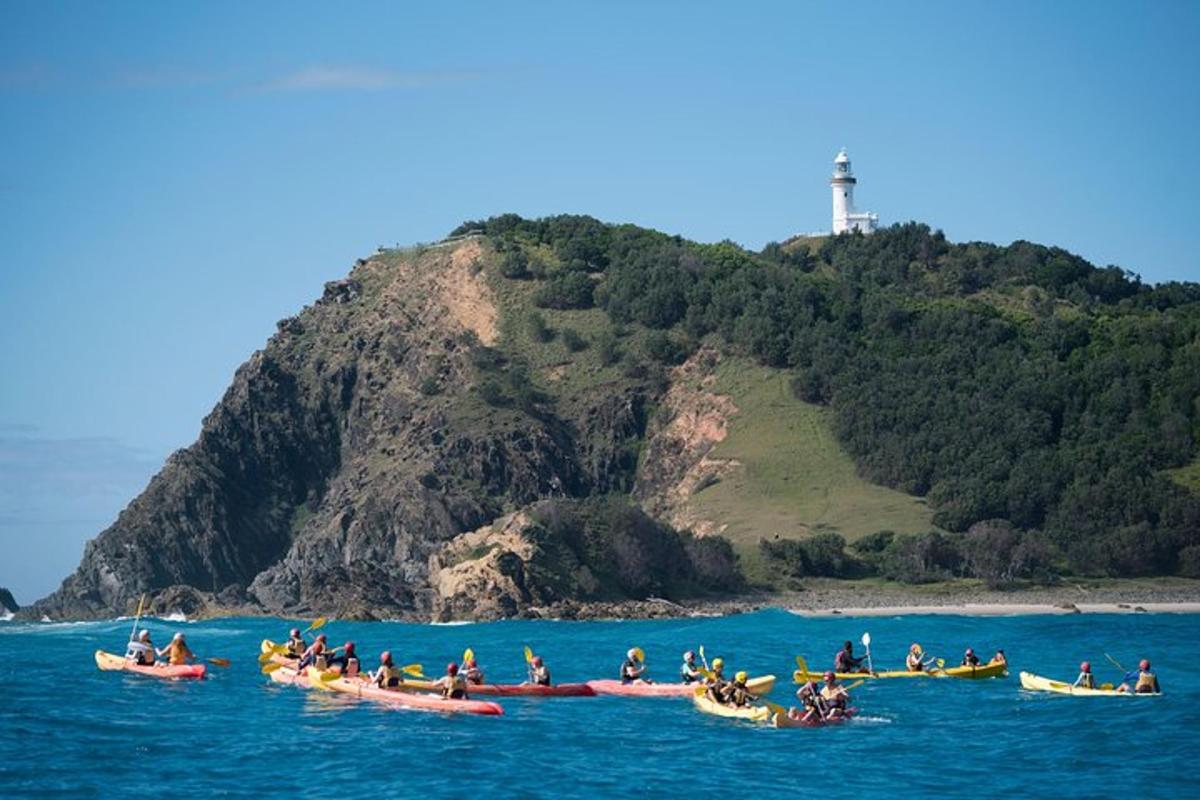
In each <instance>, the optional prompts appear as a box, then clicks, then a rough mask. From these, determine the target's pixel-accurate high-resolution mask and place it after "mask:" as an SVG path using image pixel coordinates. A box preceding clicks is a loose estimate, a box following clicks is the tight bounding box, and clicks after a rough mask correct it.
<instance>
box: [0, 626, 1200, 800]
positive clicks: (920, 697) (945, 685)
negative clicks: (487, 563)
mask: <svg viewBox="0 0 1200 800" xmlns="http://www.w3.org/2000/svg"><path fill="white" fill-rule="evenodd" d="M1197 620H1198V618H1197V617H1193V616H1173V615H1130V616H1086V615H1085V616H1030V617H1003V618H969V617H937V616H920V617H916V616H914V617H898V618H889V619H883V618H872V619H854V618H836V619H804V618H801V617H796V616H793V615H790V614H786V613H783V612H774V611H768V612H762V613H758V614H750V615H745V616H736V617H718V618H706V619H684V620H655V621H637V622H579V623H574V622H500V623H491V624H474V625H451V626H432V625H411V624H405V623H342V622H336V621H335V622H332V623H330V624H329V625H328V626H327V628H326V631H327V632H328V633H329V635H330V638H331V639H332V640H334V641H337V640H341V639H343V638H344V639H353V640H355V641H356V642H357V643H358V646H359V649H360V651H363V652H364V653H366V654H368V657H372V658H373V657H374V655H375V654H377V653H378V652H379V650H381V649H384V648H385V647H386V648H390V649H391V650H392V651H393V653H394V654H395V655H396V657H397V659H398V660H400V661H401V662H402V663H408V662H412V661H420V662H421V663H423V664H424V665H425V667H426V670H427V671H429V672H433V671H438V672H440V670H441V669H443V668H444V667H445V664H446V663H447V662H448V661H450V660H453V659H455V658H457V657H458V656H460V655H461V653H462V650H463V648H465V647H468V646H469V647H472V648H474V650H475V652H476V653H477V655H478V657H479V659H480V661H481V663H482V665H483V666H484V668H485V669H487V670H488V674H489V678H490V679H491V680H495V681H497V682H517V681H519V680H521V679H522V678H523V677H524V676H523V672H524V660H523V657H522V652H521V649H522V646H523V645H524V644H526V643H528V644H530V645H532V646H533V647H534V648H535V649H536V650H537V651H538V652H539V653H541V654H542V655H543V656H545V658H546V660H547V663H548V664H549V665H550V667H551V669H552V670H553V671H554V675H555V678H556V679H557V680H561V681H578V680H586V679H588V678H597V677H611V676H612V675H613V673H614V672H615V671H616V667H617V664H618V663H619V662H620V659H621V657H622V654H623V653H624V651H625V650H626V649H627V648H628V647H630V646H632V645H635V644H636V645H639V646H641V647H642V648H644V649H645V650H646V652H647V656H648V662H649V666H650V668H651V671H652V673H653V674H655V675H656V676H658V677H659V678H660V679H670V678H671V677H673V676H674V673H675V669H676V667H677V664H678V658H679V655H680V654H681V653H682V651H683V650H685V649H688V648H695V647H697V646H698V645H700V644H704V645H705V650H706V652H707V654H708V656H709V657H710V658H712V657H713V656H715V655H718V654H719V655H723V656H724V657H725V659H726V661H727V662H728V663H729V665H730V666H731V667H733V668H735V669H740V668H744V669H747V670H748V671H750V672H751V673H752V674H762V673H767V672H771V673H774V674H776V675H778V676H779V677H780V681H779V683H778V684H777V686H776V689H775V691H774V693H773V695H772V699H773V700H775V701H776V702H781V703H787V702H788V700H789V696H790V692H791V688H790V687H791V683H790V674H791V671H792V669H793V668H794V663H793V660H792V659H793V656H794V655H795V654H797V653H802V654H804V655H805V656H807V657H808V659H809V662H810V663H811V664H812V665H813V666H814V668H815V667H818V666H824V665H826V664H828V663H829V661H830V660H831V658H832V655H833V653H834V652H835V651H836V649H837V647H838V645H839V644H840V643H841V642H842V641H843V640H845V639H853V640H855V641H857V640H858V638H859V637H860V636H861V634H862V632H863V631H864V630H870V632H871V637H872V652H873V655H874V657H875V661H876V664H877V665H888V664H896V663H898V662H899V661H900V660H901V658H902V656H903V653H904V651H905V649H906V648H907V646H908V644H909V643H910V642H912V641H919V642H921V643H922V645H923V646H924V647H925V649H926V651H927V652H929V653H931V654H936V655H941V656H944V657H945V658H947V660H950V661H952V662H956V661H957V659H958V656H959V655H960V654H961V652H962V649H963V648H964V647H966V646H968V645H969V646H973V647H975V648H976V650H979V651H981V652H985V653H988V654H990V651H991V649H994V648H996V647H1003V648H1004V649H1005V650H1006V651H1007V653H1008V654H1009V658H1010V660H1011V662H1012V665H1013V676H1012V677H1010V678H1008V679H1002V680H990V681H978V682H973V681H954V680H896V681H880V682H875V683H868V684H866V685H864V686H862V687H860V688H859V689H857V690H856V691H855V704H856V705H857V706H858V707H859V709H860V710H861V712H862V718H860V719H858V720H855V721H854V722H852V723H850V724H847V725H842V726H837V727H832V728H827V729H819V730H783V731H776V730H773V729H769V728H761V727H755V726H751V725H746V724H743V723H738V722H735V721H731V720H725V719H719V718H715V717H709V716H704V715H702V714H699V713H697V712H696V711H694V710H693V709H692V707H691V704H690V703H689V702H688V701H687V700H684V699H645V698H621V697H598V698H553V699H546V698H541V699H538V698H526V699H520V698H514V699H505V700H503V701H502V703H503V705H504V708H505V715H504V716H502V717H466V716H451V715H441V714H433V713H424V712H414V711H406V710H401V709H396V708H385V707H381V706H377V705H373V704H370V703H362V702H358V701H356V700H355V699H353V698H347V697H345V696H340V695H328V694H324V693H316V692H305V691H303V690H300V689H297V688H295V687H290V686H279V685H275V684H272V683H270V681H269V680H268V679H267V678H266V677H265V676H263V675H261V674H260V673H259V671H258V663H257V661H256V658H255V657H256V655H257V652H258V644H259V641H260V640H261V639H263V638H265V637H269V638H281V637H282V636H283V635H284V633H285V632H286V630H287V628H288V627H289V623H288V622H284V621H280V620H270V619H231V620H214V621H207V622H198V623H189V624H188V626H187V629H186V630H187V635H188V639H189V641H190V643H191V644H192V646H193V648H194V649H195V650H196V651H197V652H198V653H201V654H202V655H205V656H224V657H227V658H231V659H233V664H232V666H231V667H229V668H228V669H220V668H217V667H210V670H211V672H210V675H211V679H210V680H206V681H203V682H198V683H197V682H182V681H181V682H167V681H156V680H151V679H147V678H142V677H139V676H136V675H124V674H118V673H103V672H100V671H98V670H97V669H96V668H95V666H94V662H93V661H92V653H93V651H95V650H96V649H98V648H101V649H108V650H119V649H120V648H121V644H122V642H123V641H124V639H125V637H127V636H128V633H129V624H130V623H129V622H128V621H125V622H115V621H114V622H100V623H56V624H47V625H29V624H23V623H22V624H14V623H11V622H10V623H0V679H2V680H3V682H4V686H5V688H6V698H5V702H4V703H3V705H2V706H0V790H3V791H4V793H5V794H6V795H8V796H14V797H60V796H63V795H64V794H67V793H73V794H74V795H76V796H100V795H104V796H111V795H115V794H117V793H121V794H125V793H129V792H137V791H141V790H142V789H143V788H144V789H147V790H151V788H152V787H153V786H156V785H158V786H162V785H166V784H160V783H159V782H160V781H165V780H169V781H170V786H171V787H172V791H173V792H174V793H175V794H177V795H178V794H190V793H193V792H202V793H204V795H205V796H215V797H260V798H265V797H272V796H278V795H284V794H289V793H294V792H308V793H311V792H318V793H321V794H324V793H325V792H327V791H338V792H350V793H351V794H352V795H354V796H356V797H366V796H372V795H373V794H374V793H377V792H383V793H387V796H411V795H417V794H420V795H424V796H427V797H450V796H464V795H466V796H471V797H477V798H486V797H546V798H559V797H605V796H613V795H616V794H618V793H620V794H634V795H636V796H637V797H639V798H656V797H671V798H678V797H679V796H680V793H681V792H682V793H684V794H689V795H690V794H695V793H698V792H703V793H710V792H714V791H717V792H724V793H725V795H724V796H725V797H727V798H730V800H732V799H733V798H737V797H742V796H746V795H749V794H750V793H752V792H753V793H759V792H781V791H782V792H787V793H789V794H790V793H794V792H796V791H797V790H799V791H801V792H803V793H805V794H814V795H815V794H825V793H833V792H846V791H849V792H850V793H851V794H853V795H855V796H856V797H857V796H860V795H861V796H866V797H886V796H894V795H896V794H898V793H901V792H903V793H904V794H906V795H908V796H926V795H928V796H930V797H933V796H938V797H961V796H968V795H988V796H993V797H994V796H997V795H1001V796H1007V797H1013V798H1016V797H1022V798H1023V797H1046V798H1051V797H1052V798H1063V797H1135V796H1136V797H1139V798H1147V797H1172V798H1180V797H1196V796H1200V781H1198V780H1197V778H1196V776H1195V773H1194V771H1193V769H1192V764H1191V761H1192V760H1193V759H1194V757H1195V755H1196V753H1197V751H1198V745H1200V734H1198V733H1197V731H1200V702H1197V701H1198V700H1200V691H1197V690H1196V689H1194V688H1192V686H1191V685H1190V684H1189V682H1188V681H1189V675H1188V666H1189V665H1191V664H1194V663H1197V662H1200V644H1198V643H1197V642H1198V637H1197V634H1198V633H1200V626H1198V625H1197ZM176 624H177V623H172V622H168V621H165V620H150V621H148V622H147V623H146V625H147V627H149V628H150V630H151V631H152V632H153V633H154V636H155V639H156V640H157V641H159V642H160V643H165V642H166V641H167V639H168V638H169V637H170V634H171V632H172V631H173V629H174V628H173V626H174V625H176ZM1105 652H1108V653H1112V654H1113V655H1114V656H1116V657H1117V658H1118V659H1121V660H1123V661H1124V662H1126V664H1127V665H1130V664H1132V663H1133V662H1135V661H1136V660H1137V658H1139V657H1140V656H1142V655H1148V656H1150V657H1151V658H1153V659H1154V662H1155V668H1156V671H1157V673H1158V675H1159V677H1160V680H1161V681H1162V683H1163V685H1164V687H1165V689H1166V690H1167V694H1166V695H1165V696H1163V697H1161V698H1156V699H1150V700H1142V699H1137V700H1133V699H1126V698H1119V699H1105V698H1070V697H1060V696H1053V695H1035V694H1030V693H1026V692H1022V691H1020V690H1019V685H1018V682H1017V679H1016V671H1017V670H1020V669H1027V670H1030V671H1033V672H1037V673H1039V674H1045V675H1050V676H1053V677H1065V678H1068V679H1070V678H1072V677H1073V675H1074V670H1075V668H1076V666H1077V664H1078V662H1079V661H1080V660H1081V659H1083V658H1088V659H1090V660H1091V661H1092V663H1093V665H1094V667H1095V668H1096V670H1097V672H1098V673H1099V676H1100V677H1101V679H1102V680H1112V679H1114V678H1116V677H1118V675H1117V671H1116V669H1115V668H1112V667H1110V666H1109V665H1108V664H1107V662H1106V661H1105V659H1104V656H1103V654H1104V653H1105ZM29 659H32V660H33V661H34V662H35V663H37V664H38V665H44V666H45V667H46V669H45V670H40V671H39V673H38V679H37V680H30V679H29V678H28V673H27V672H26V671H24V670H22V669H20V667H21V665H22V664H24V663H26V662H27V661H28V660H29Z"/></svg>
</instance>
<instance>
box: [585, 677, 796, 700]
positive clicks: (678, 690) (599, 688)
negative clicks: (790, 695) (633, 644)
mask: <svg viewBox="0 0 1200 800" xmlns="http://www.w3.org/2000/svg"><path fill="white" fill-rule="evenodd" d="M697 685H698V684H695V683H621V682H620V681H610V680H600V681H588V682H587V686H588V687H589V688H591V690H592V691H593V692H595V693H596V694H605V695H617V696H621V697H691V696H692V694H693V693H694V692H695V691H696V687H697ZM746 688H747V689H749V690H750V693H751V694H758V695H763V694H770V692H771V690H772V689H774V688H775V676H774V675H761V676H759V677H757V678H751V679H750V680H748V681H746Z"/></svg>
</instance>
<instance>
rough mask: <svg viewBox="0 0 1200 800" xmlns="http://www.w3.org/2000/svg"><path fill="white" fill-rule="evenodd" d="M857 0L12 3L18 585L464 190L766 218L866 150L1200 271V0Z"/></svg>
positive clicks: (799, 223)
mask: <svg viewBox="0 0 1200 800" xmlns="http://www.w3.org/2000/svg"><path fill="white" fill-rule="evenodd" d="M351 8H352V9H353V11H352V12H351V10H350V9H351ZM846 8H848V7H847V6H846V5H845V4H842V3H820V4H816V3H794V2H777V3H770V2H763V3H726V4H715V3H714V4H706V3H696V2H688V3H658V4H648V3H618V2H603V3H601V2H597V3H561V2H559V3H549V2H548V3H533V2H530V3H519V4H501V3H437V4H434V3H430V4H426V5H425V6H423V7H420V6H416V5H415V4H399V3H391V4H378V5H375V4H370V3H356V4H353V6H342V5H337V6H335V5H333V4H327V3H312V4H305V3H286V4H282V3H279V4H270V3H255V4H246V3H203V4H200V3H196V4H183V3H173V4H165V3H148V2H147V3H142V4H129V3H120V2H115V3H104V4H99V3H54V2H48V3H29V2H7V1H5V2H0V123H2V124H0V375H3V391H2V392H0V553H2V554H3V555H2V557H0V585H7V586H9V587H11V588H12V589H13V591H14V592H15V593H16V595H17V598H18V600H20V601H22V602H28V601H30V600H33V599H35V598H36V597H38V596H41V595H42V594H44V593H46V592H47V591H49V590H51V589H53V588H54V587H55V586H57V583H58V581H59V580H60V579H61V578H62V577H63V576H64V575H65V574H66V573H67V572H69V571H70V570H71V569H72V568H73V567H74V566H75V564H76V563H77V562H78V558H79V555H80V553H81V550H82V544H83V542H84V541H85V540H86V539H87V538H89V537H91V536H94V535H95V534H96V533H97V532H98V531H100V530H101V529H102V528H103V527H105V526H107V525H108V524H109V523H110V522H111V521H112V519H113V518H114V517H115V515H116V513H117V512H118V511H119V510H120V509H121V508H122V507H123V506H124V505H125V503H127V502H128V501H129V500H130V499H131V498H132V497H133V496H134V495H135V494H136V493H137V492H138V491H139V490H140V489H141V488H142V487H143V486H144V484H145V482H146V480H147V479H148V478H149V477H150V476H151V475H152V474H153V473H154V472H155V471H156V470H157V469H158V467H159V466H160V465H161V463H162V461H163V459H164V458H165V457H166V455H167V454H168V453H169V452H171V451H172V450H173V449H175V448H178V447H182V446H186V445H187V444H189V443H191V442H192V441H193V440H194V438H195V436H196V434H197V432H198V431H199V426H200V421H201V418H202V417H203V415H204V414H206V413H207V412H208V411H209V410H210V409H211V408H212V406H213V404H214V403H215V402H216V401H217V400H218V399H219V398H220V396H221V393H222V392H223V390H224V388H225V387H226V385H227V384H228V382H229V380H230V378H231V376H232V374H233V371H234V369H235V368H236V367H237V365H238V364H239V363H241V362H242V361H243V360H245V358H246V357H247V356H248V355H249V354H250V353H251V352H253V351H254V350H255V349H256V348H258V347H260V346H261V345H262V344H263V342H264V341H265V340H266V338H267V337H268V336H269V335H270V334H271V332H272V330H273V327H274V323H275V321H276V320H278V319H280V318H282V317H286V316H289V315H290V314H292V313H294V312H295V311H296V310H298V309H299V308H300V307H301V306H302V305H304V304H305V303H307V302H310V301H311V300H312V299H313V298H315V297H317V296H318V295H319V294H320V290H321V285H322V283H323V282H324V281H327V280H331V279H334V278H337V277H340V276H342V275H343V274H345V272H346V271H347V270H348V268H349V266H350V264H351V263H352V262H353V260H354V258H355V257H357V256H360V255H363V254H367V253H369V252H371V251H372V250H373V249H374V248H375V247H376V246H377V245H379V244H384V243H389V244H390V243H396V242H401V243H407V242H414V241H430V240H434V239H437V238H440V237H441V236H442V235H444V234H445V233H446V232H447V231H449V230H450V229H451V228H453V227H454V226H455V225H456V224H458V223H459V222H460V221H462V220H464V219H468V218H477V217H482V216H488V215H491V214H496V213H501V212H505V211H515V212H518V213H520V214H523V215H526V216H537V215H543V214H551V213H559V212H581V213H589V214H593V215H595V216H597V217H600V218H601V219H605V220H610V221H629V222H635V223H638V224H641V225H646V226H651V227H655V228H659V229H662V230H666V231H669V232H672V233H680V234H683V235H685V236H688V237H692V238H695V239H699V240H704V241H715V240H719V239H724V238H730V239H733V240H735V241H738V242H741V243H743V244H745V245H748V246H751V247H759V246H761V245H762V244H763V243H765V242H767V241H770V240H773V239H781V238H783V237H785V236H787V235H789V234H792V233H795V232H800V231H812V230H818V229H823V228H827V227H828V225H829V188H828V186H827V184H826V178H827V176H828V173H829V170H830V167H831V163H830V162H831V159H832V158H833V155H834V153H835V152H836V150H837V149H838V147H840V146H842V145H845V146H848V147H849V148H850V152H851V156H852V157H853V159H854V166H855V169H856V171H857V173H858V175H859V186H858V201H859V206H860V208H863V209H866V210H873V211H876V212H878V213H879V215H880V217H881V219H882V221H883V222H884V223H891V222H897V221H905V220H908V219H917V220H921V221H925V222H928V223H929V224H931V225H933V226H935V227H940V228H942V229H943V230H945V231H946V233H947V235H948V236H949V237H950V238H951V239H954V240H960V241H962V240H972V239H982V240H988V241H995V242H1001V243H1007V242H1010V241H1012V240H1014V239H1030V240H1034V241H1039V242H1045V243H1051V244H1058V245H1062V246H1064V247H1067V248H1069V249H1071V250H1073V251H1076V252H1078V253H1080V254H1082V255H1084V256H1085V257H1087V258H1089V259H1091V260H1092V261H1094V262H1096V263H1098V264H1110V263H1115V264H1118V265H1120V266H1122V267H1125V268H1127V269H1131V270H1133V271H1135V272H1138V273H1140V274H1141V275H1142V276H1143V277H1144V278H1145V279H1146V280H1150V281H1161V280H1185V279H1189V280H1195V279H1197V278H1198V277H1200V270H1198V268H1197V259H1196V255H1195V254H1196V252H1197V250H1198V249H1200V225H1198V224H1197V222H1196V216H1197V211H1198V210H1200V209H1198V208H1197V202H1196V186H1197V185H1200V156H1198V155H1197V148H1196V141H1197V140H1198V139H1200V137H1198V135H1197V134H1198V125H1197V121H1198V117H1200V90H1198V89H1197V84H1196V78H1197V76H1198V75H1200V56H1198V55H1197V53H1198V52H1200V49H1198V48H1197V47H1196V46H1195V41H1196V38H1197V35H1198V34H1200V5H1198V4H1196V3H1170V2H1159V3H1153V4H1142V3H1104V2H1059V3H1032V2H1016V3H1002V4H1001V3H973V2H953V3H937V2H921V3H916V4H898V3H878V4H876V3H871V2H866V3H857V4H855V5H854V6H853V8H854V12H853V13H846V12H845V9H846Z"/></svg>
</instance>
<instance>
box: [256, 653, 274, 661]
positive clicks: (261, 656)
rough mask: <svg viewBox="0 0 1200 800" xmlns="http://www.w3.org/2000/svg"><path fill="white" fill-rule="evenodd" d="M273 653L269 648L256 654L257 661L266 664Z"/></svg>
mask: <svg viewBox="0 0 1200 800" xmlns="http://www.w3.org/2000/svg"><path fill="white" fill-rule="evenodd" d="M274 655H275V654H274V653H272V652H271V651H270V650H267V651H265V652H262V653H259V654H258V663H260V664H266V663H267V662H268V661H270V660H271V658H272V657H273V656H274Z"/></svg>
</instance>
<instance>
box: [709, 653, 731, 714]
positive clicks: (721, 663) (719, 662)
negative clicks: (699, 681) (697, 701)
mask: <svg viewBox="0 0 1200 800" xmlns="http://www.w3.org/2000/svg"><path fill="white" fill-rule="evenodd" d="M704 684H705V686H707V688H706V689H705V690H704V694H705V695H707V697H708V699H709V700H712V701H713V702H714V703H724V702H725V691H726V688H727V686H728V681H726V680H725V659H723V658H714V659H713V660H712V669H711V670H709V673H708V677H706V678H705V679H704Z"/></svg>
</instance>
